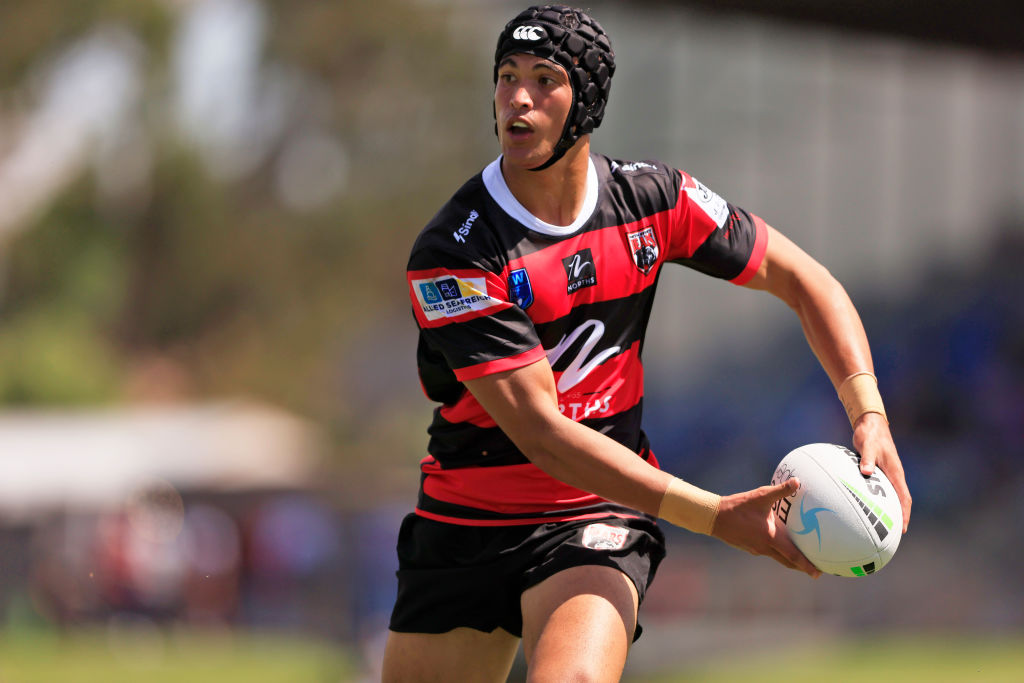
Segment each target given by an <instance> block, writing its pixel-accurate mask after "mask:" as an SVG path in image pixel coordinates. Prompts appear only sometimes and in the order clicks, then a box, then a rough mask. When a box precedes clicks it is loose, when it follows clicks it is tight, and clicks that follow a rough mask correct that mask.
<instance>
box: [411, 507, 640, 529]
mask: <svg viewBox="0 0 1024 683" xmlns="http://www.w3.org/2000/svg"><path fill="white" fill-rule="evenodd" d="M415 512H416V514H417V515H419V516H420V517H426V518H427V519H432V520H434V521H435V522H445V523H447V524H461V525H462V526H520V525H523V524H547V523H548V522H580V521H583V520H587V519H608V518H609V517H616V518H618V519H640V515H626V514H622V513H621V512H611V511H608V512H590V513H587V514H585V515H573V514H566V515H552V516H548V517H517V518H516V519H470V518H468V517H451V516H449V515H439V514H437V513H435V512H427V511H426V510H423V509H422V508H416V509H415Z"/></svg>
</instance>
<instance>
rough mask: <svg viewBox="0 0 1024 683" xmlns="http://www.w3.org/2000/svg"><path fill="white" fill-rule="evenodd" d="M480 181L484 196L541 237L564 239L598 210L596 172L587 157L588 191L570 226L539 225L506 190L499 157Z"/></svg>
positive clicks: (489, 165)
mask: <svg viewBox="0 0 1024 683" xmlns="http://www.w3.org/2000/svg"><path fill="white" fill-rule="evenodd" d="M483 178H484V186H485V187H486V188H487V192H489V193H490V195H491V197H492V198H493V199H494V201H496V202H497V203H498V206H500V207H501V208H502V209H504V211H505V213H507V214H508V215H509V216H511V217H512V218H514V219H515V220H517V221H519V222H520V223H522V224H523V225H525V226H526V227H527V228H529V229H530V230H534V231H536V232H539V233H542V234H544V235H550V236H552V237H565V236H567V235H571V234H573V233H574V232H576V231H577V230H579V229H580V228H582V227H583V224H584V223H586V222H587V221H588V220H590V217H591V216H592V215H593V214H594V209H595V208H596V207H597V168H596V167H595V166H594V160H593V159H591V158H589V157H588V158H587V190H586V194H585V195H584V197H583V207H582V208H581V209H580V212H579V215H577V216H576V220H574V221H573V222H572V223H570V224H569V225H552V224H551V223H547V222H545V221H542V220H541V219H539V218H537V217H536V216H534V215H533V214H532V213H530V212H529V211H527V210H526V207H524V206H523V205H522V204H520V203H519V200H518V199H516V198H515V197H514V196H513V195H512V192H511V190H509V189H508V185H507V184H506V183H505V176H503V175H502V174H501V156H499V157H498V158H497V159H495V160H494V161H492V162H491V163H490V164H488V165H487V168H485V169H484V172H483Z"/></svg>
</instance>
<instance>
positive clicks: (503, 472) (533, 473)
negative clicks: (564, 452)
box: [420, 458, 603, 517]
mask: <svg viewBox="0 0 1024 683" xmlns="http://www.w3.org/2000/svg"><path fill="white" fill-rule="evenodd" d="M420 470H421V471H422V472H423V473H424V474H425V475H426V476H425V477H424V479H423V492H424V493H425V494H427V495H428V496H430V497H431V498H436V499H437V500H440V501H445V502H448V503H454V504H456V505H464V506H466V507H471V508H477V509H479V510H488V511H491V512H499V513H502V514H512V515H517V516H519V515H522V516H524V517H529V516H531V515H537V514H540V513H543V512H547V511H549V510H561V509H571V508H580V507H585V506H587V505H593V504H595V503H599V502H601V501H602V500H603V499H602V498H600V497H599V496H595V495H594V494H592V493H587V492H586V491H581V490H580V489H578V488H575V487H573V486H569V485H568V484H564V483H562V482H560V481H558V480H557V479H555V478H554V477H551V476H550V475H548V474H545V473H544V472H543V471H542V470H541V469H540V468H539V467H537V466H536V465H533V464H525V465H506V466H499V467H463V468H457V469H451V470H445V469H441V466H440V465H439V464H438V463H437V461H436V460H434V459H433V458H425V459H424V460H423V462H421V463H420Z"/></svg>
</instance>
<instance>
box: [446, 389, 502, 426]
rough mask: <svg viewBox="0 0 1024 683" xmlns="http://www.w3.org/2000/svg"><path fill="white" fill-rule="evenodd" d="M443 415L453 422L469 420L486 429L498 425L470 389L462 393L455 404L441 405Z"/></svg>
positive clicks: (470, 422) (472, 423)
mask: <svg viewBox="0 0 1024 683" xmlns="http://www.w3.org/2000/svg"><path fill="white" fill-rule="evenodd" d="M441 417H443V418H444V419H446V420H448V421H449V422H451V423H459V422H468V423H469V424H471V425H474V426H476V427H483V428H485V429H487V428H489V427H497V426H498V425H497V423H496V422H495V421H494V420H493V419H492V418H491V416H490V415H488V414H487V411H486V410H484V408H483V406H482V405H480V402H479V401H477V400H476V397H475V396H473V394H471V393H470V392H468V391H467V392H465V393H464V394H462V398H460V399H459V400H458V402H456V403H455V404H453V405H443V406H441Z"/></svg>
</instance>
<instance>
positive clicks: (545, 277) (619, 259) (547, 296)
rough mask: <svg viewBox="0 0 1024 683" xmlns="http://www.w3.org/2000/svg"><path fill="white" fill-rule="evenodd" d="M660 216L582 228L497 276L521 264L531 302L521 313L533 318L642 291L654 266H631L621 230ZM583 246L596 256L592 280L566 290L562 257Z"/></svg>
mask: <svg viewBox="0 0 1024 683" xmlns="http://www.w3.org/2000/svg"><path fill="white" fill-rule="evenodd" d="M666 213H667V212H666ZM661 215H662V214H656V215H655V216H653V217H651V218H649V219H644V220H643V221H640V222H637V223H632V224H627V225H624V226H623V225H617V226H611V227H607V228H601V229H600V230H592V231H588V232H584V233H581V234H579V235H577V236H575V237H572V238H570V239H566V240H564V241H561V242H558V243H556V244H552V245H550V246H547V247H545V248H544V249H541V250H539V251H535V252H532V253H530V254H527V255H525V256H522V257H520V258H517V259H514V260H513V261H511V262H510V263H509V265H508V266H507V267H506V269H505V270H504V271H503V272H502V277H503V278H504V279H506V280H507V279H508V277H509V273H510V272H511V271H513V270H517V269H520V268H525V269H526V272H527V273H528V274H529V276H530V286H531V288H532V289H533V304H532V305H531V306H530V307H529V308H528V309H526V312H527V314H529V316H530V318H531V319H532V320H533V321H534V322H536V323H546V322H551V321H552V320H558V319H559V318H562V317H565V316H566V315H568V314H569V313H570V312H571V311H572V309H573V308H574V307H577V306H580V305H583V304H588V303H594V302H600V301H611V300H614V299H621V298H624V297H628V296H630V295H633V294H636V293H638V292H642V291H643V290H644V289H646V288H647V287H652V286H653V285H654V283H655V281H656V279H657V277H656V276H657V267H655V268H653V269H652V270H651V271H650V272H649V273H647V274H646V275H645V274H644V273H643V271H641V270H640V269H639V268H638V267H637V266H636V264H635V263H634V262H633V256H632V254H631V252H630V250H629V243H628V240H627V238H626V235H627V233H629V232H633V231H637V230H641V229H642V228H644V227H648V226H651V225H653V223H654V222H655V221H657V220H659V219H658V216H661ZM660 234H661V231H659V235H660ZM659 239H661V240H662V242H664V238H663V237H660V236H659ZM585 249H589V250H590V255H591V257H593V258H595V259H599V260H600V261H599V263H598V264H597V275H596V277H597V281H596V283H595V284H593V285H588V286H584V287H580V288H579V289H576V290H575V291H573V292H569V291H568V275H567V273H566V266H565V264H564V263H563V261H564V260H567V259H572V258H573V256H575V255H576V254H577V253H580V252H582V251H583V250H585ZM661 260H662V259H659V261H661Z"/></svg>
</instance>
